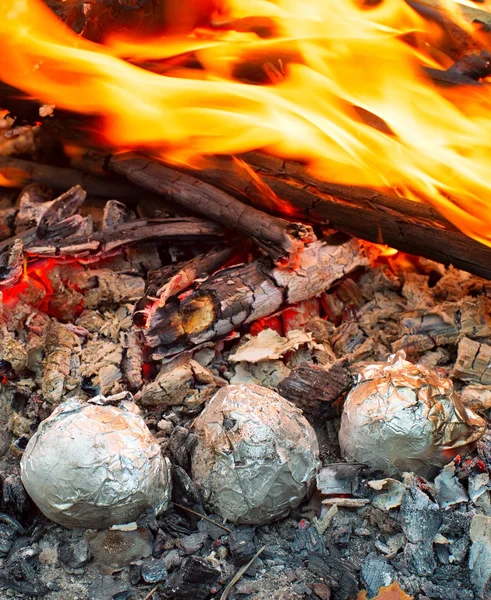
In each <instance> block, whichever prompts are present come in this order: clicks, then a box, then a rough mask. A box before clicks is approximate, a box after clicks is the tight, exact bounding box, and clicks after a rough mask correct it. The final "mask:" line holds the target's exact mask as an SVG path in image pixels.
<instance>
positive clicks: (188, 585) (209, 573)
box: [166, 556, 221, 600]
mask: <svg viewBox="0 0 491 600" xmlns="http://www.w3.org/2000/svg"><path fill="white" fill-rule="evenodd" d="M220 575H221V573H220V569H218V568H216V567H214V566H212V565H211V563H209V562H208V561H206V560H204V559H203V558H199V557H197V556H190V557H189V558H187V559H186V560H185V561H184V562H183V564H182V566H181V568H180V569H179V571H175V572H174V573H172V574H171V575H170V576H169V578H168V580H167V585H166V591H167V592H168V594H169V595H170V596H171V597H172V599H173V600H189V599H190V598H192V600H205V599H206V598H208V596H209V595H210V592H211V588H212V587H213V586H214V585H216V584H217V582H218V578H219V577H220Z"/></svg>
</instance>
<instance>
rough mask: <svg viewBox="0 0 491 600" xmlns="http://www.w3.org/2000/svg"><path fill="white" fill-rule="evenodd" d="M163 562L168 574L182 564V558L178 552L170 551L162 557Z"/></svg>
mask: <svg viewBox="0 0 491 600" xmlns="http://www.w3.org/2000/svg"><path fill="white" fill-rule="evenodd" d="M162 560H163V561H164V565H165V568H166V569H167V571H168V572H170V571H174V570H175V569H177V567H179V566H180V565H181V563H182V559H181V556H180V554H179V552H178V551H177V550H169V551H168V552H166V553H165V554H164V555H163V556H162Z"/></svg>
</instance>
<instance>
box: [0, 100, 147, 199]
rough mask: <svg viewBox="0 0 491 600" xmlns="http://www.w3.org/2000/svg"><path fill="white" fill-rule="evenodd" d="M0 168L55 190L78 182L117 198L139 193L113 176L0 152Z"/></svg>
mask: <svg viewBox="0 0 491 600" xmlns="http://www.w3.org/2000/svg"><path fill="white" fill-rule="evenodd" d="M1 104H2V103H1V102H0V105H1ZM0 172H1V173H3V174H4V175H5V176H6V177H7V178H12V179H13V180H14V181H19V182H21V181H22V185H24V184H29V183H38V184H40V185H48V186H50V187H52V188H54V189H57V190H66V189H68V188H71V187H73V186H75V185H79V186H80V187H81V188H83V189H84V190H85V191H86V192H87V194H92V195H94V196H99V197H101V198H119V199H120V200H131V199H135V198H138V197H139V196H141V188H138V187H137V186H133V185H131V184H128V183H127V182H125V181H121V180H120V179H119V178H117V177H114V176H110V175H107V176H106V177H95V176H93V175H87V174H85V173H82V172H81V171H78V170H76V169H67V168H61V167H53V166H51V165H44V164H41V163H36V162H32V161H29V160H22V159H20V158H11V157H7V156H0Z"/></svg>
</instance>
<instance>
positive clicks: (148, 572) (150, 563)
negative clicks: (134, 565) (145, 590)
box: [141, 558, 167, 583]
mask: <svg viewBox="0 0 491 600" xmlns="http://www.w3.org/2000/svg"><path fill="white" fill-rule="evenodd" d="M141 575H142V577H143V581H145V582H146V583H159V582H160V581H164V579H165V578H166V577H167V569H166V567H165V563H164V561H163V560H161V559H155V558H147V559H146V560H144V561H143V563H142V565H141Z"/></svg>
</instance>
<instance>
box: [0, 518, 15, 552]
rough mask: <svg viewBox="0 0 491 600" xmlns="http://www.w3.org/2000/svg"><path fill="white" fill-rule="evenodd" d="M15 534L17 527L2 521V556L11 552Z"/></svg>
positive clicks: (0, 532)
mask: <svg viewBox="0 0 491 600" xmlns="http://www.w3.org/2000/svg"><path fill="white" fill-rule="evenodd" d="M15 534H16V530H15V527H12V526H11V525H6V524H4V523H0V558H3V557H4V556H6V555H7V554H8V553H9V551H10V548H11V547H12V542H13V540H14V538H15Z"/></svg>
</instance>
